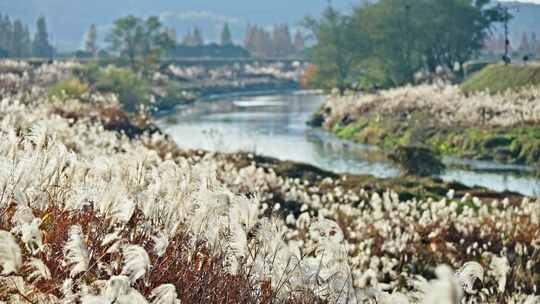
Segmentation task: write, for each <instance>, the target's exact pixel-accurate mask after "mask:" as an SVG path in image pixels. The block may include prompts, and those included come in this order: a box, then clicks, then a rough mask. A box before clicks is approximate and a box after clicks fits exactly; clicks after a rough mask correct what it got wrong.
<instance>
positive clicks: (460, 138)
mask: <svg viewBox="0 0 540 304" xmlns="http://www.w3.org/2000/svg"><path fill="white" fill-rule="evenodd" d="M539 101H540V90H539V89H538V88H528V89H522V90H520V91H517V92H514V91H506V92H505V93H498V94H492V95H490V94H483V93H476V94H471V95H465V94H463V93H462V92H461V91H460V89H459V88H458V87H452V86H442V87H439V86H435V85H422V86H418V87H404V88H398V89H391V90H388V91H382V92H379V93H377V94H369V95H362V96H360V95H358V96H345V97H338V96H334V97H329V98H328V100H327V102H326V103H325V105H323V107H322V108H321V109H320V111H319V112H318V113H316V114H315V116H314V117H313V119H312V124H314V125H318V126H322V127H323V128H325V129H327V130H329V131H331V132H333V133H335V134H337V135H338V136H339V137H340V138H343V139H347V140H352V141H355V142H359V143H367V144H372V145H376V146H379V147H382V148H384V149H386V150H387V151H392V150H393V149H396V148H397V147H399V146H411V145H412V146H415V145H418V146H423V147H427V148H429V149H430V150H432V151H433V152H434V153H436V154H439V155H442V156H457V157H460V158H465V159H474V160H489V161H496V162H500V163H503V164H516V165H526V166H531V167H537V166H538V165H539V164H540V121H539V118H540V108H539V106H538V104H540V102H539Z"/></svg>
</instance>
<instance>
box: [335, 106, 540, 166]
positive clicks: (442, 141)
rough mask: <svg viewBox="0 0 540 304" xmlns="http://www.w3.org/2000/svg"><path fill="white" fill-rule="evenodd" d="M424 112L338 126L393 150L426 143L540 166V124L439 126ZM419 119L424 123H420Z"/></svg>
mask: <svg viewBox="0 0 540 304" xmlns="http://www.w3.org/2000/svg"><path fill="white" fill-rule="evenodd" d="M427 121H428V120H427V118H426V117H425V114H424V113H421V112H419V113H414V114H413V119H409V120H407V121H398V120H395V119H394V118H393V117H383V118H379V119H377V118H374V117H363V118H360V119H359V120H358V121H356V122H354V123H351V124H349V125H347V126H341V125H339V124H338V125H335V126H334V127H333V129H332V131H333V132H334V133H335V134H337V135H338V137H340V138H342V139H345V140H352V141H355V142H358V143H363V144H371V145H376V146H379V147H381V148H383V149H385V150H388V151H393V150H395V149H396V148H397V147H399V146H409V145H420V146H425V147H427V148H429V149H430V150H432V151H433V152H435V153H436V154H439V155H448V156H458V157H464V158H470V159H477V160H491V161H498V162H501V163H507V164H519V165H531V166H538V165H540V127H539V126H535V125H523V126H514V127H509V128H481V127H478V128H465V127H455V128H447V127H443V128H439V127H437V125H436V124H433V123H431V124H430V123H425V122H427ZM417 122H424V124H422V123H417Z"/></svg>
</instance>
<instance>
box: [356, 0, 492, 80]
mask: <svg viewBox="0 0 540 304" xmlns="http://www.w3.org/2000/svg"><path fill="white" fill-rule="evenodd" d="M488 4H489V0H478V1H473V0H437V1H435V0H414V1H412V0H380V1H377V2H375V3H372V4H367V5H364V6H361V7H358V8H356V10H355V12H354V19H356V21H355V22H354V23H355V24H356V26H357V30H360V31H365V33H366V34H367V36H368V40H369V41H370V43H371V44H372V45H373V52H372V54H371V55H370V57H371V58H372V59H373V61H376V62H378V65H379V69H380V70H382V71H383V74H385V75H387V78H386V84H387V85H401V84H404V83H407V82H412V81H413V79H414V74H415V73H416V72H418V71H420V70H427V71H429V72H434V71H435V70H436V69H437V67H447V68H449V69H450V70H453V69H454V67H456V66H458V67H461V66H463V64H464V63H465V62H466V61H468V60H470V58H472V57H473V56H474V55H476V54H477V53H478V52H479V51H480V50H481V48H482V46H483V43H484V41H485V39H486V37H487V35H488V34H489V32H490V29H491V26H492V24H493V23H495V22H498V21H501V20H502V19H501V18H502V15H501V12H499V11H498V10H497V9H496V8H493V7H490V6H489V5H488ZM426 16H429V18H426Z"/></svg>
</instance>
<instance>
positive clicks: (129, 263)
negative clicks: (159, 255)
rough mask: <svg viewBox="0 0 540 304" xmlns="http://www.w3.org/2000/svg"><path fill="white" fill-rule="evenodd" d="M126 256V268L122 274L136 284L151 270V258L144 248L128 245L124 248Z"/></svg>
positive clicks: (123, 251)
mask: <svg viewBox="0 0 540 304" xmlns="http://www.w3.org/2000/svg"><path fill="white" fill-rule="evenodd" d="M122 253H123V255H124V268H123V269H122V274H123V275H127V276H128V277H129V280H130V282H132V283H133V282H135V281H137V280H138V279H140V278H141V277H143V276H144V275H145V274H146V273H147V272H148V271H149V270H150V267H151V265H150V257H149V256H148V253H147V252H146V250H144V248H142V247H141V246H137V245H126V246H124V247H123V248H122Z"/></svg>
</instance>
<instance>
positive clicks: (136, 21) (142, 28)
mask: <svg viewBox="0 0 540 304" xmlns="http://www.w3.org/2000/svg"><path fill="white" fill-rule="evenodd" d="M107 41H108V42H109V43H110V49H111V51H112V52H114V53H116V54H117V55H119V56H121V57H125V58H127V59H128V61H129V65H130V67H131V68H132V69H133V70H137V69H138V67H140V68H142V69H143V70H144V69H145V67H146V66H148V65H149V64H152V63H154V62H156V61H158V60H159V59H160V58H162V57H163V56H164V55H166V53H167V52H168V51H169V50H170V49H171V48H172V47H174V41H173V40H172V39H171V38H170V36H169V35H168V33H167V31H166V30H165V29H163V26H162V24H161V22H160V21H159V18H158V17H149V18H147V19H146V20H143V19H140V18H137V17H134V16H128V17H124V18H120V19H118V20H116V21H115V23H114V27H113V29H112V31H111V32H110V33H109V35H108V36H107Z"/></svg>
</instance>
